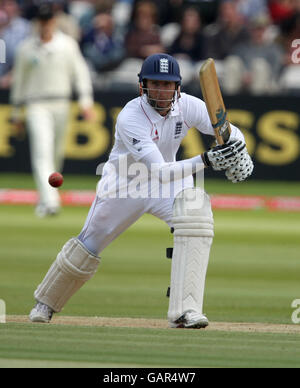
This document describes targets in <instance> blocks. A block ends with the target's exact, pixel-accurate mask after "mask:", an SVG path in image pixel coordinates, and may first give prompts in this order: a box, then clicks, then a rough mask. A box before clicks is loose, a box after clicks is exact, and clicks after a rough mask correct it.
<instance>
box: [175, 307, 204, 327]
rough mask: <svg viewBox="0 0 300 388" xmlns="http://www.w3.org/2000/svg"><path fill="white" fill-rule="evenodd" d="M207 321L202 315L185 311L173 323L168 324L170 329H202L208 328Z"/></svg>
mask: <svg viewBox="0 0 300 388" xmlns="http://www.w3.org/2000/svg"><path fill="white" fill-rule="evenodd" d="M208 323H209V322H208V319H207V318H206V316H205V315H204V314H200V313H197V312H196V311H187V312H186V313H184V314H183V315H182V316H181V317H180V318H178V319H177V320H176V321H174V322H169V326H170V327H171V328H186V329H204V328H205V327H206V326H208Z"/></svg>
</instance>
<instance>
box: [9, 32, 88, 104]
mask: <svg viewBox="0 0 300 388" xmlns="http://www.w3.org/2000/svg"><path fill="white" fill-rule="evenodd" d="M73 86H75V89H76V91H77V93H78V95H79V104H80V105H81V106H82V108H84V107H89V106H91V105H92V103H93V97H92V81H91V77H90V74H89V70H88V66H87V64H86V62H85V60H84V58H83V56H82V54H81V52H80V49H79V46H78V43H77V42H76V41H75V40H74V39H73V38H71V37H70V36H68V35H66V34H64V33H62V32H60V31H57V32H55V34H54V36H53V38H52V40H51V41H49V42H47V43H44V42H42V41H41V39H40V37H39V36H38V35H33V36H31V37H29V38H28V39H26V40H25V41H24V42H23V43H22V44H21V45H20V48H19V49H18V52H17V55H16V60H15V66H14V69H13V85H12V90H11V103H12V104H13V105H14V106H20V105H22V104H28V103H32V102H40V101H47V100H51V99H52V100H53V99H69V98H70V97H71V95H72V90H73Z"/></svg>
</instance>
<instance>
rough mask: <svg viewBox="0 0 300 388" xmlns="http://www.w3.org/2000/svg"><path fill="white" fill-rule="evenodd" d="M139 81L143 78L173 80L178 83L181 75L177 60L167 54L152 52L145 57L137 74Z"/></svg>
mask: <svg viewBox="0 0 300 388" xmlns="http://www.w3.org/2000/svg"><path fill="white" fill-rule="evenodd" d="M138 77H139V82H143V80H144V79H152V80H159V81H175V82H177V83H178V85H180V82H181V75H180V68H179V65H178V62H177V61H176V59H175V58H174V57H172V56H171V55H168V54H153V55H150V56H149V57H147V58H146V59H145V61H144V63H143V65H142V68H141V72H140V73H139V74H138Z"/></svg>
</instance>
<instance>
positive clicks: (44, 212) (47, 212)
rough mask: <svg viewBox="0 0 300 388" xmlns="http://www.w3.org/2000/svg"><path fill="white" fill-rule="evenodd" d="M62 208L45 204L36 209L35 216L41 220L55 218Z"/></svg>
mask: <svg viewBox="0 0 300 388" xmlns="http://www.w3.org/2000/svg"><path fill="white" fill-rule="evenodd" d="M59 211H60V207H59V206H51V207H50V206H46V205H43V204H39V205H37V207H36V208H35V214H36V216H37V217H39V218H44V217H48V216H55V215H57V214H58V213H59Z"/></svg>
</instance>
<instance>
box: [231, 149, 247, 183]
mask: <svg viewBox="0 0 300 388" xmlns="http://www.w3.org/2000/svg"><path fill="white" fill-rule="evenodd" d="M253 168H254V165H253V162H252V159H251V157H250V155H249V154H248V152H247V150H246V152H245V154H244V155H243V157H242V158H241V159H240V160H239V161H238V163H237V164H235V165H234V166H232V167H229V168H228V169H227V170H226V172H225V175H226V177H227V179H228V180H230V181H231V182H233V183H237V182H242V181H244V180H245V179H247V178H248V177H249V176H250V175H251V174H252V171H253Z"/></svg>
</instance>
